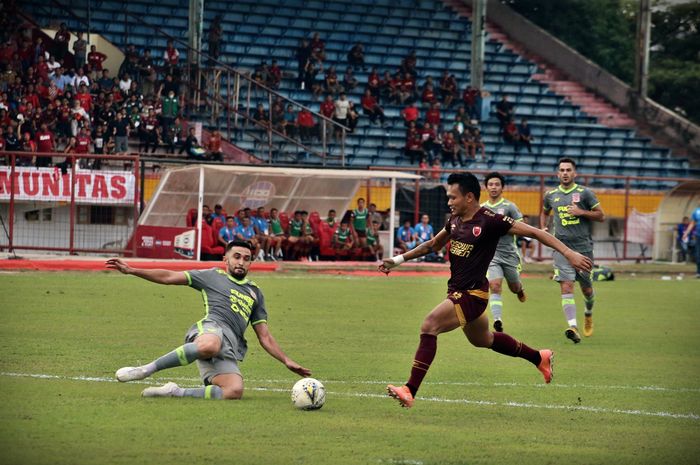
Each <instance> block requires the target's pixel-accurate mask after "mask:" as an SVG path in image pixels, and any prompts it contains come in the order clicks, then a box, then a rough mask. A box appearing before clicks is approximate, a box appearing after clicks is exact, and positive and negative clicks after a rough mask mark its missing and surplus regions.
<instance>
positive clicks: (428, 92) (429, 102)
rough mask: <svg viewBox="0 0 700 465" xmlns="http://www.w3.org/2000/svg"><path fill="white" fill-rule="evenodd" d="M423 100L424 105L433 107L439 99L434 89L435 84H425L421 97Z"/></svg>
mask: <svg viewBox="0 0 700 465" xmlns="http://www.w3.org/2000/svg"><path fill="white" fill-rule="evenodd" d="M420 100H421V102H423V105H425V106H427V107H432V106H433V104H434V103H435V102H436V101H437V99H436V98H435V91H434V90H433V86H432V85H430V84H428V85H426V86H425V88H424V89H423V94H422V95H421V97H420Z"/></svg>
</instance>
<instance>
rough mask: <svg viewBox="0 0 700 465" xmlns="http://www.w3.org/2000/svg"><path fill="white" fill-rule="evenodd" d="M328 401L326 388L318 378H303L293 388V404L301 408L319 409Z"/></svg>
mask: <svg viewBox="0 0 700 465" xmlns="http://www.w3.org/2000/svg"><path fill="white" fill-rule="evenodd" d="M325 402H326V388H325V387H323V384H321V382H320V381H319V380H317V379H314V378H303V379H300V380H299V381H297V382H296V383H295V384H294V387H293V388H292V404H294V406H295V407H296V408H298V409H299V410H317V409H320V408H321V407H323V404H324V403H325Z"/></svg>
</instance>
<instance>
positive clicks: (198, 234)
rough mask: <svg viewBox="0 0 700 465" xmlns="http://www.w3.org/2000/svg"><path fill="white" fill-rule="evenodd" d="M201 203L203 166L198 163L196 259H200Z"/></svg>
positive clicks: (202, 200) (202, 201) (202, 196)
mask: <svg viewBox="0 0 700 465" xmlns="http://www.w3.org/2000/svg"><path fill="white" fill-rule="evenodd" d="M202 205H204V167H203V166H202V165H199V195H198V198H197V261H200V260H201V259H202Z"/></svg>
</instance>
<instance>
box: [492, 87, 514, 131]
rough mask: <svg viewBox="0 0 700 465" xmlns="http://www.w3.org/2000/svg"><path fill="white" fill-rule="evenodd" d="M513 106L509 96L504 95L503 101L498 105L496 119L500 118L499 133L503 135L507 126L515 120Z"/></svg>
mask: <svg viewBox="0 0 700 465" xmlns="http://www.w3.org/2000/svg"><path fill="white" fill-rule="evenodd" d="M513 112H514V109H513V104H512V103H511V102H509V101H508V95H505V94H504V95H503V97H501V101H500V102H498V103H497V104H496V118H498V124H499V128H498V133H499V134H503V132H504V129H505V127H506V125H507V124H508V123H509V122H510V121H511V120H512V119H513Z"/></svg>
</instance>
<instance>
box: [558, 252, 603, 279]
mask: <svg viewBox="0 0 700 465" xmlns="http://www.w3.org/2000/svg"><path fill="white" fill-rule="evenodd" d="M579 253H580V254H581V255H583V256H585V257H588V258H590V259H591V261H592V260H593V252H579ZM552 257H553V258H554V280H555V281H559V282H562V281H578V282H579V283H580V284H581V286H582V287H593V282H592V281H591V274H590V273H579V272H577V271H576V270H575V269H574V267H573V266H571V263H569V261H568V260H567V259H566V258H564V256H563V255H562V254H560V253H559V252H557V251H556V250H555V251H554V254H553V255H552Z"/></svg>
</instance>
